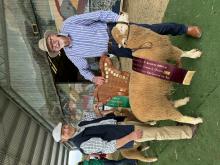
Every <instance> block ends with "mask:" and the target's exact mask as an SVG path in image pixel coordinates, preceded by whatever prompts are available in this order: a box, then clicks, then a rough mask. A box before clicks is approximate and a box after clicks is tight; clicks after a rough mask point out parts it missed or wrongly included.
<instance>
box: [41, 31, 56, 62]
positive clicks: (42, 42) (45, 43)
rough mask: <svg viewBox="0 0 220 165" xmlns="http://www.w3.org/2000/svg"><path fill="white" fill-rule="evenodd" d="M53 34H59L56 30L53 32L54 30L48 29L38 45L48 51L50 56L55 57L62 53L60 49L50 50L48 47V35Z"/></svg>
mask: <svg viewBox="0 0 220 165" xmlns="http://www.w3.org/2000/svg"><path fill="white" fill-rule="evenodd" d="M51 34H57V33H56V32H53V31H49V30H47V31H46V32H45V33H44V38H42V39H40V40H39V42H38V46H39V48H40V49H41V50H43V51H46V52H47V53H48V54H49V56H50V57H52V58H54V57H56V56H57V55H59V54H60V51H58V52H51V51H49V49H48V47H47V37H48V36H49V35H51Z"/></svg>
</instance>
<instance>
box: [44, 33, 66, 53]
mask: <svg viewBox="0 0 220 165" xmlns="http://www.w3.org/2000/svg"><path fill="white" fill-rule="evenodd" d="M64 46H65V44H64V37H62V36H58V35H56V34H51V35H49V36H48V37H47V47H48V49H49V51H50V52H54V53H55V52H59V51H60V49H62V48H64Z"/></svg>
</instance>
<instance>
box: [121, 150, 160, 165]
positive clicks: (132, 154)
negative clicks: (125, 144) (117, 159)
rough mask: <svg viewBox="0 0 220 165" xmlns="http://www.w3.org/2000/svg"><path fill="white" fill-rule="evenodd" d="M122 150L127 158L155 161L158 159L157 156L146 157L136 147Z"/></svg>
mask: <svg viewBox="0 0 220 165" xmlns="http://www.w3.org/2000/svg"><path fill="white" fill-rule="evenodd" d="M120 152H121V154H122V156H123V157H125V158H127V159H135V160H139V161H142V162H155V161H157V158H155V157H145V156H144V155H142V154H141V152H140V151H138V150H137V149H136V148H131V149H123V150H121V151H120Z"/></svg>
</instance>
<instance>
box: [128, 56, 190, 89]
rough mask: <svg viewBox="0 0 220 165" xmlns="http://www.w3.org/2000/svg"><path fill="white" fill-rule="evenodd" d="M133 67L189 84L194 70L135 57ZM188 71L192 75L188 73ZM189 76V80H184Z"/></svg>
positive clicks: (150, 74)
mask: <svg viewBox="0 0 220 165" xmlns="http://www.w3.org/2000/svg"><path fill="white" fill-rule="evenodd" d="M132 69H133V70H134V71H136V72H140V73H143V74H146V75H149V76H153V77H157V78H160V79H163V80H168V81H173V82H177V83H181V84H185V85H189V84H190V81H191V79H192V76H193V74H194V71H188V70H185V69H182V68H177V67H175V66H173V65H171V64H163V63H159V62H156V61H152V60H148V59H142V58H137V57H133V64H132ZM188 72H191V73H189V74H190V75H187V73H188ZM186 77H189V78H188V80H187V82H184V81H185V80H186V79H187V78H186Z"/></svg>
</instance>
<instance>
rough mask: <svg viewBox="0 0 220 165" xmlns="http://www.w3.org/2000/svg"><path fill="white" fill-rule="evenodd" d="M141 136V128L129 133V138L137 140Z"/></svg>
mask: <svg viewBox="0 0 220 165" xmlns="http://www.w3.org/2000/svg"><path fill="white" fill-rule="evenodd" d="M142 136H143V130H141V129H138V130H136V131H133V132H132V133H130V138H131V140H138V139H140V138H142Z"/></svg>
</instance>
